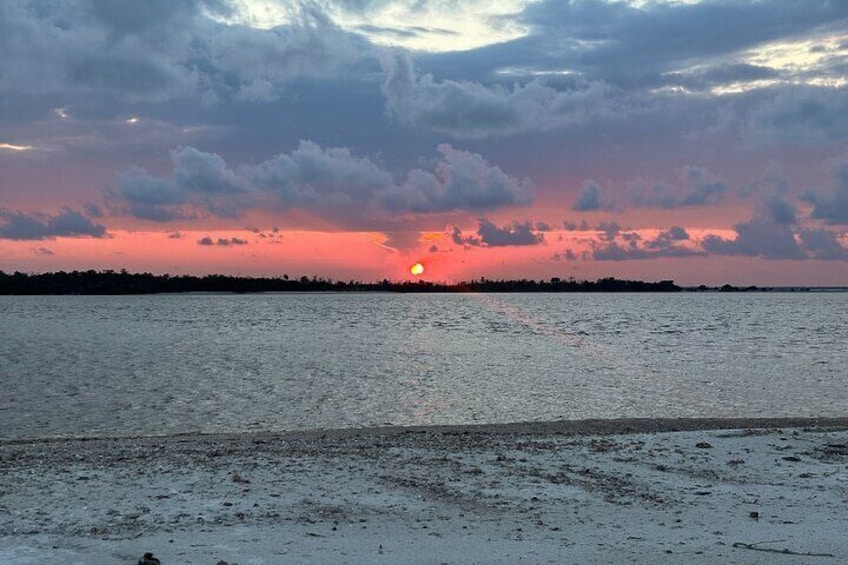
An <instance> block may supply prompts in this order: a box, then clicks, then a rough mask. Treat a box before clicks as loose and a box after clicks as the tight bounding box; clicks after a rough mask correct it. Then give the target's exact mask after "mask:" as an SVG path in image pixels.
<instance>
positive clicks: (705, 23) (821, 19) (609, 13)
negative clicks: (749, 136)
mask: <svg viewBox="0 0 848 565" xmlns="http://www.w3.org/2000/svg"><path fill="white" fill-rule="evenodd" d="M523 17H524V20H525V21H526V22H527V23H528V24H529V25H531V26H533V28H534V30H535V33H534V38H537V39H536V41H532V42H523V43H522V44H519V46H520V47H523V49H521V48H519V49H518V51H519V56H524V57H526V58H527V60H528V63H531V62H534V63H535V64H536V65H538V64H539V61H540V60H541V61H546V62H547V63H548V65H551V66H553V65H554V64H556V63H557V62H559V64H560V65H563V64H565V65H568V66H569V67H571V68H576V70H578V71H581V72H583V73H585V74H587V75H589V76H591V77H594V78H602V79H604V80H610V81H618V82H621V83H626V84H632V83H633V82H634V81H636V80H642V81H644V80H646V79H650V78H651V77H655V76H657V75H661V74H662V73H665V72H669V71H674V70H677V69H679V68H685V67H687V66H689V65H690V64H691V63H692V62H693V61H699V60H710V59H714V58H719V57H725V56H728V55H731V54H734V53H738V52H740V51H744V50H748V49H752V48H754V47H756V46H758V45H760V44H762V43H764V42H768V41H774V40H778V39H783V38H786V37H792V36H795V35H798V34H802V33H805V32H807V33H809V32H811V31H813V30H818V29H844V28H845V26H846V21H847V20H848V6H846V4H844V3H842V2H829V1H827V0H813V1H810V2H804V3H801V2H794V1H792V0H778V1H776V2H759V1H756V0H743V1H740V2H698V3H694V4H684V3H659V2H657V3H652V4H649V5H647V6H639V7H637V6H634V5H631V4H629V3H625V2H606V1H603V0H583V1H581V2H561V1H559V0H545V1H543V2H538V3H534V4H530V5H529V6H528V8H527V9H526V10H525V13H524V16H523ZM553 53H557V54H558V55H559V57H556V58H554V57H553V56H551V54H553ZM563 59H564V60H563ZM558 60H559V61H558ZM560 68H561V67H560Z"/></svg>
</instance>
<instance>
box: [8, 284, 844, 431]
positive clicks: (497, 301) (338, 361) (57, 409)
mask: <svg viewBox="0 0 848 565" xmlns="http://www.w3.org/2000/svg"><path fill="white" fill-rule="evenodd" d="M846 307H848V294H844V293H774V294H771V293H768V294H622V295H618V294H544V295H540V294H507V295H490V294H489V295H487V294H449V295H414V294H406V295H400V294H269V295H162V296H126V297H105V296H47V297H43V296H42V297H10V296H0V383H2V386H3V394H2V395H0V437H6V438H9V437H47V436H60V435H137V434H166V433H179V432H194V431H202V432H219V431H244V430H292V429H307V428H318V427H359V426H370V425H380V424H387V423H392V424H404V425H409V424H433V423H438V424H447V423H491V422H510V421H527V420H550V419H562V418H565V419H581V418H618V417H654V416H658V417H676V416H686V417H690V416H717V417H719V416H844V415H848V386H846V385H848V378H847V377H848V347H846V344H848V327H846V324H845V323H844V319H845V313H846V311H848V309H846Z"/></svg>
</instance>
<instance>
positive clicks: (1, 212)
mask: <svg viewBox="0 0 848 565" xmlns="http://www.w3.org/2000/svg"><path fill="white" fill-rule="evenodd" d="M105 236H106V228H105V227H104V226H102V225H100V224H95V223H94V222H93V221H92V220H91V218H88V217H86V216H85V215H83V214H82V213H80V212H78V211H76V210H72V209H70V208H63V209H62V211H61V212H59V213H58V214H56V215H50V214H43V213H38V212H36V213H32V214H26V213H24V212H21V211H18V210H5V209H0V239H33V240H39V239H53V238H56V237H105Z"/></svg>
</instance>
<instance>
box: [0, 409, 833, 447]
mask: <svg viewBox="0 0 848 565" xmlns="http://www.w3.org/2000/svg"><path fill="white" fill-rule="evenodd" d="M807 427H814V428H837V429H838V428H846V429H848V416H839V417H832V416H831V417H820V418H808V417H772V418H759V417H734V418H612V419H600V418H591V419H585V420H548V421H526V422H511V423H497V424H433V425H422V426H395V425H386V426H367V427H360V428H326V429H324V428H311V429H304V430H281V431H274V430H263V431H244V432H232V433H218V432H212V433H203V432H186V433H177V434H161V435H138V436H110V435H81V436H55V437H20V438H18V437H13V438H2V437H0V447H3V446H10V445H39V444H54V443H68V442H80V443H85V442H121V441H133V442H148V441H150V442H156V441H168V440H174V441H180V442H186V441H197V442H221V441H252V440H267V439H270V438H273V439H280V440H315V439H325V438H329V439H342V438H356V437H391V436H397V435H402V434H416V433H435V434H482V435H545V434H553V435H562V436H587V435H622V434H642V433H668V432H683V431H707V430H722V429H747V428H750V429H773V428H807Z"/></svg>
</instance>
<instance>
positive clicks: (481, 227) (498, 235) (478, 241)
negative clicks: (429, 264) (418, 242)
mask: <svg viewBox="0 0 848 565" xmlns="http://www.w3.org/2000/svg"><path fill="white" fill-rule="evenodd" d="M447 234H448V236H449V237H450V238H451V240H452V241H453V242H454V243H455V244H457V245H463V246H466V245H467V246H473V247H476V246H485V247H509V246H524V245H538V244H540V243H542V242H543V241H544V236H543V235H542V234H541V233H537V232H536V231H535V230H534V228H533V223H532V222H530V221H526V222H513V224H512V225H507V226H504V227H498V226H497V225H495V224H494V223H492V222H490V221H489V220H487V219H485V218H481V219H480V220H479V221H478V227H477V236H471V235H469V236H464V235H462V230H460V229H459V228H458V227H456V226H453V227H452V228H451V229H450V230H448V233H447Z"/></svg>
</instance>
